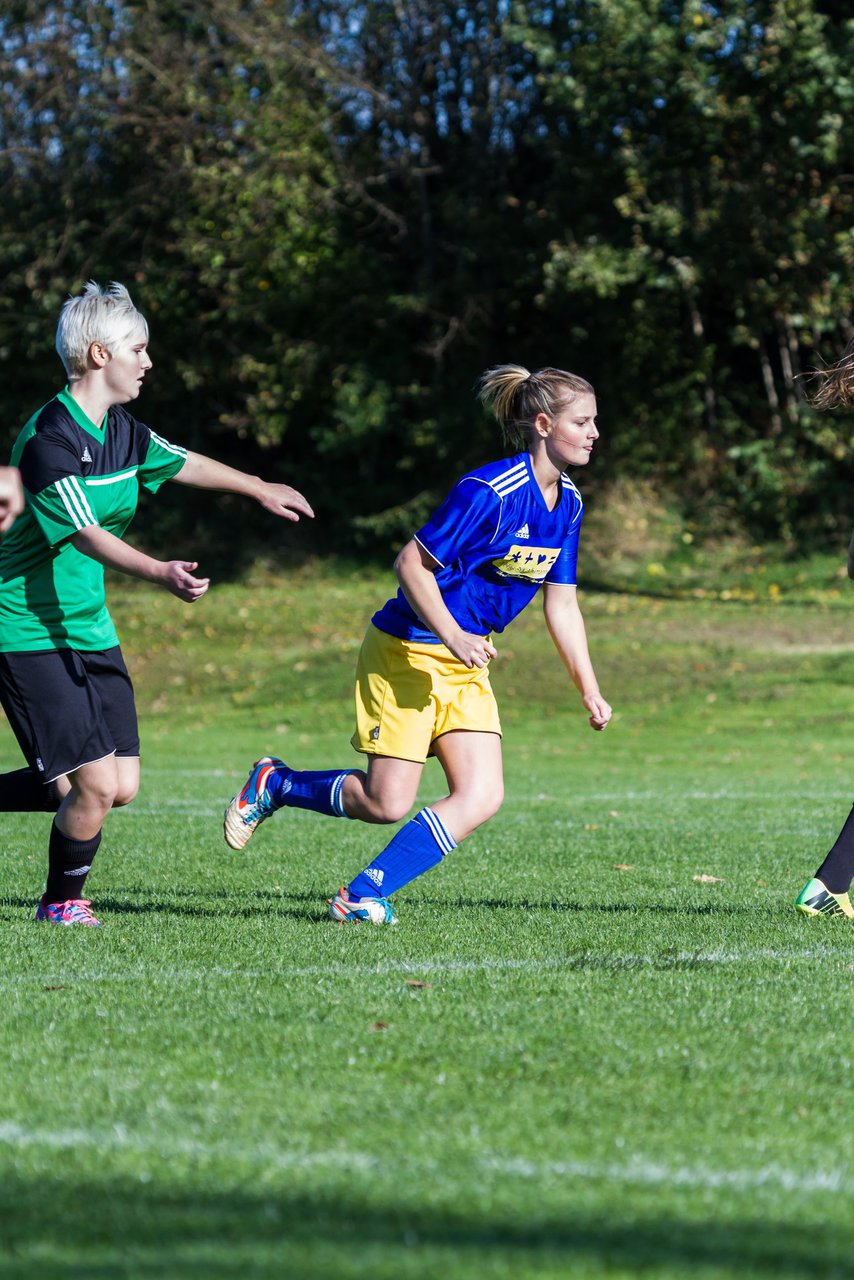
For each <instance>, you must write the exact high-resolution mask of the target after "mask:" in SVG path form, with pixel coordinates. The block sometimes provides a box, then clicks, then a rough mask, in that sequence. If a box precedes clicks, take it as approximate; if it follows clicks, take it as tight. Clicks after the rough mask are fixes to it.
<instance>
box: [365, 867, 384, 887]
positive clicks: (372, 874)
mask: <svg viewBox="0 0 854 1280" xmlns="http://www.w3.org/2000/svg"><path fill="white" fill-rule="evenodd" d="M365 875H366V876H367V877H368V879H369V880H373V882H374V884H375V885H376V886H377V888H378V889H381V888H382V883H383V872H382V871H380V869H379V867H368V869H367V871H366V872H365Z"/></svg>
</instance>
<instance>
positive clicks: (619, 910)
mask: <svg viewBox="0 0 854 1280" xmlns="http://www.w3.org/2000/svg"><path fill="white" fill-rule="evenodd" d="M240 896H241V898H242V899H244V901H243V902H237V901H236V900H235V899H234V898H233V897H231V896H230V895H229V894H228V893H224V894H223V896H222V897H221V898H217V897H215V896H214V895H212V894H210V893H197V892H195V891H194V890H192V889H175V890H172V891H171V897H170V898H169V900H164V899H162V898H143V897H142V896H140V897H139V898H133V899H128V898H113V897H110V895H109V894H98V896H97V902H96V903H95V906H94V909H95V910H96V911H97V913H99V914H100V915H104V916H108V915H109V916H145V915H162V916H169V915H172V916H179V917H182V918H189V919H204V920H218V919H224V918H226V919H244V920H251V919H252V918H253V917H255V916H257V915H258V914H259V913H264V914H267V915H273V916H275V917H278V918H281V917H291V918H292V919H294V920H305V921H307V922H317V921H319V920H325V919H327V915H326V900H325V898H324V897H323V896H322V895H321V894H315V893H291V892H287V893H272V892H263V891H260V890H253V891H251V892H250V893H248V894H247V893H245V892H242V893H241V895H240ZM247 897H249V898H250V899H252V900H253V901H252V902H249V903H247V902H246V901H245V899H246V898H247ZM182 899H183V900H184V901H181V900H182ZM396 901H397V899H396ZM253 903H256V904H257V905H253ZM406 905H407V909H409V910H413V911H415V910H417V909H418V907H419V906H426V907H430V908H432V909H434V910H441V911H444V912H447V911H481V910H482V911H512V912H515V913H517V914H518V913H519V912H520V911H538V912H551V913H557V914H560V913H564V914H568V915H578V916H591V915H644V914H648V915H651V916H657V915H666V916H671V917H697V916H720V917H723V918H726V917H728V916H739V915H755V914H756V907H755V906H749V905H733V904H732V903H700V904H696V903H694V904H687V903H683V904H679V903H663V902H655V903H638V902H572V901H567V902H564V901H559V900H551V901H542V902H537V901H533V900H530V899H527V898H464V897H459V898H434V897H420V896H419V897H417V898H415V899H413V900H412V901H409V902H407V904H406ZM35 907H36V899H35V898H33V897H28V898H21V897H18V898H4V899H2V901H0V920H8V921H13V920H16V919H17V918H18V912H19V911H21V910H25V911H30V910H32V911H33V912H34V911H35Z"/></svg>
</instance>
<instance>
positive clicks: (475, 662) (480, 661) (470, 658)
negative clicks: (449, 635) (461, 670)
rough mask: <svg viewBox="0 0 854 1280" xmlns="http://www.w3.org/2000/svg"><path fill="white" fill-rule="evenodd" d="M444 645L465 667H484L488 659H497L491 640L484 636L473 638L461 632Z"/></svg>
mask: <svg viewBox="0 0 854 1280" xmlns="http://www.w3.org/2000/svg"><path fill="white" fill-rule="evenodd" d="M446 644H447V646H448V648H449V649H450V651H451V653H452V654H453V655H454V657H455V658H459V660H460V662H462V663H464V664H465V666H467V667H485V666H486V664H487V663H488V662H489V660H490V658H497V657H498V650H497V649H496V647H495V645H494V644H493V643H492V641H491V640H489V639H487V637H486V636H473V635H471V634H470V633H469V632H468V631H461V632H460V633H459V635H458V636H454V637H453V639H452V640H450V641H446Z"/></svg>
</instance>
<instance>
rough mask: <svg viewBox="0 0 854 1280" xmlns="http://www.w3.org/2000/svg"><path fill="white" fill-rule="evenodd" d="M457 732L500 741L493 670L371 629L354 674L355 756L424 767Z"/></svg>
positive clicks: (433, 646)
mask: <svg viewBox="0 0 854 1280" xmlns="http://www.w3.org/2000/svg"><path fill="white" fill-rule="evenodd" d="M452 729H468V730H469V731H470V732H473V733H497V734H499V735H500V734H501V722H500V721H499V719H498V706H497V704H496V701H495V694H494V693H493V692H492V686H491V685H490V683H489V671H488V668H487V667H466V666H464V664H463V663H462V662H460V660H459V658H455V657H454V655H453V654H452V653H451V651H450V649H448V648H446V646H445V645H443V644H418V643H415V642H412V641H409V640H398V639H397V637H396V636H390V635H387V634H386V633H385V632H384V631H379V630H378V629H377V628H376V627H374V626H369V627H368V630H367V634H366V635H365V639H364V640H363V642H362V648H361V652H360V653H359V663H358V666H357V668H356V732H355V733H354V734H353V737H352V738H351V742H352V744H353V746H354V747H355V748H356V750H357V751H363V752H364V753H365V755H369V756H394V757H395V758H396V759H399V760H415V761H419V762H423V761H424V760H426V759H427V757H428V756H430V755H432V754H433V743H434V741H435V740H436V738H439V737H441V736H442V734H443V733H450V732H451V730H452Z"/></svg>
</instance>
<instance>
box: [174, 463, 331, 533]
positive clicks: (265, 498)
mask: <svg viewBox="0 0 854 1280" xmlns="http://www.w3.org/2000/svg"><path fill="white" fill-rule="evenodd" d="M172 479H173V480H177V481H178V483H179V484H189V485H192V486H193V488H196V489H218V490H219V491H220V492H221V493H241V494H244V495H245V496H246V497H247V498H254V499H255V501H256V502H258V503H260V505H261V506H262V507H263V508H264V510H265V511H270V512H272V514H273V515H274V516H282V517H283V518H284V519H285V520H299V518H300V516H301V515H303V516H310V517H313V516H314V512H313V511H312V509H311V507H310V506H309V504H308V502H307V501H306V500H305V498H304V497H303V496H302V494H301V493H298V492H297V490H296V489H292V488H291V487H290V485H287V484H268V482H267V481H266V480H262V479H261V478H260V476H250V475H247V474H246V472H245V471H237V470H236V469H235V468H234V467H227V466H226V465H225V463H224V462H216V461H215V460H214V459H213V458H206V457H205V456H204V454H201V453H191V452H188V453H187V461H186V462H185V463H184V465H183V467H182V468H181V470H180V471H179V472H178V474H177V475H175V476H173V477H172Z"/></svg>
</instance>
